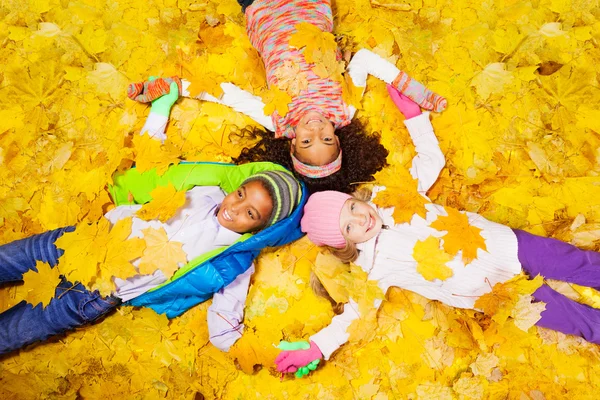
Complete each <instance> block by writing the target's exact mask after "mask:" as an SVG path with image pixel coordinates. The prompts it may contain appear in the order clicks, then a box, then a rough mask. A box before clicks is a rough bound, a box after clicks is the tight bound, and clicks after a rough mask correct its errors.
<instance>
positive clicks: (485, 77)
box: [471, 62, 513, 100]
mask: <svg viewBox="0 0 600 400" xmlns="http://www.w3.org/2000/svg"><path fill="white" fill-rule="evenodd" d="M512 80H513V75H512V74H511V73H510V72H508V71H507V70H506V65H505V64H504V63H499V62H496V63H491V64H488V65H486V66H485V68H484V69H483V71H481V72H479V73H478V74H477V75H475V77H474V78H473V80H472V81H471V86H474V87H475V88H476V89H477V92H478V93H479V95H480V96H481V98H482V99H483V100H487V98H488V97H489V96H490V94H492V93H497V92H501V91H502V90H503V89H504V86H505V85H508V84H510V83H511V82H512Z"/></svg>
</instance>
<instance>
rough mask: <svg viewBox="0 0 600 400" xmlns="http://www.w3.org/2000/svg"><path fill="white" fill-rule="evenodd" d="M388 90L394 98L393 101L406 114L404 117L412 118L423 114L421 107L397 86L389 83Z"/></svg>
mask: <svg viewBox="0 0 600 400" xmlns="http://www.w3.org/2000/svg"><path fill="white" fill-rule="evenodd" d="M386 87H387V91H388V93H389V94H390V97H391V98H392V101H393V102H394V104H395V105H396V107H398V110H400V112H401V113H402V114H403V115H404V118H406V119H411V118H412V117H416V116H417V115H421V107H419V105H418V104H417V103H415V102H414V101H412V100H411V99H409V98H408V97H406V96H405V95H403V94H402V93H400V92H399V91H398V89H396V88H395V87H393V86H392V85H390V84H388V85H386Z"/></svg>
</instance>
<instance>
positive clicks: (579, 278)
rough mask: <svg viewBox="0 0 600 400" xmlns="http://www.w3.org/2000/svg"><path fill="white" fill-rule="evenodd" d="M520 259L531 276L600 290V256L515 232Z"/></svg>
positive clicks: (544, 238) (599, 254) (528, 234)
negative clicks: (540, 276) (539, 276)
mask: <svg viewBox="0 0 600 400" xmlns="http://www.w3.org/2000/svg"><path fill="white" fill-rule="evenodd" d="M514 232H515V235H516V236H517V242H518V244H519V249H518V256H519V261H520V262H521V265H522V266H523V269H524V270H525V272H527V273H528V274H529V275H530V276H532V277H534V276H536V275H538V274H539V275H542V276H543V277H544V278H548V279H556V280H559V281H564V282H571V283H576V284H578V285H582V286H588V287H593V288H599V287H600V253H598V252H595V251H589V250H582V249H580V248H578V247H575V246H573V245H571V244H569V243H565V242H563V241H561V240H557V239H553V238H547V237H542V236H537V235H532V234H531V233H528V232H525V231H521V230H518V229H514Z"/></svg>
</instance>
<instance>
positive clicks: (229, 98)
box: [182, 79, 275, 132]
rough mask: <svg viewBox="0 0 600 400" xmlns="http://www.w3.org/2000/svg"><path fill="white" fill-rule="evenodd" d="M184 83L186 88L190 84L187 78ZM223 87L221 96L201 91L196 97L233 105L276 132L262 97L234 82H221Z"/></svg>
mask: <svg viewBox="0 0 600 400" xmlns="http://www.w3.org/2000/svg"><path fill="white" fill-rule="evenodd" d="M182 83H183V85H184V88H185V87H188V86H189V83H188V82H187V81H186V80H185V79H183V80H182ZM221 89H223V94H222V95H221V96H220V97H219V98H216V97H215V96H212V95H210V94H208V93H206V92H202V93H200V94H199V95H198V96H197V97H196V98H197V99H199V100H205V101H210V102H213V103H219V104H223V105H225V106H228V107H231V108H233V109H234V110H235V111H238V112H241V113H242V114H245V115H247V116H248V117H250V118H252V119H253V120H254V121H256V122H258V123H259V124H260V125H262V126H264V127H265V129H267V130H270V131H271V132H275V127H274V126H273V120H272V119H271V116H269V115H265V112H264V108H265V103H263V101H262V99H261V98H260V97H258V96H254V95H253V94H252V93H250V92H247V91H245V90H243V89H240V88H239V87H237V86H235V85H234V84H232V83H227V82H226V83H221ZM185 95H186V92H185V91H184V96H185ZM187 95H189V93H187Z"/></svg>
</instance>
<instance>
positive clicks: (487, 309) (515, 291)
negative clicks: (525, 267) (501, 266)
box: [475, 274, 544, 325]
mask: <svg viewBox="0 0 600 400" xmlns="http://www.w3.org/2000/svg"><path fill="white" fill-rule="evenodd" d="M543 283H544V280H543V278H542V277H541V276H540V275H538V276H536V277H535V278H534V279H529V278H528V277H527V276H526V275H523V274H521V275H517V276H515V277H514V278H512V279H510V280H508V281H506V282H498V283H496V284H495V285H494V287H493V288H492V290H491V291H490V292H489V293H486V294H484V295H482V296H480V297H479V298H478V299H477V301H475V308H478V309H480V310H482V311H483V312H484V313H485V314H486V315H490V316H491V317H492V319H493V320H494V321H496V322H497V323H499V324H500V325H503V324H504V323H505V322H506V320H507V319H508V317H509V316H510V315H511V313H512V312H513V308H514V306H515V304H516V303H517V301H518V299H519V295H530V294H532V293H533V292H534V291H535V290H536V289H537V288H539V287H540V286H541V285H542V284H543Z"/></svg>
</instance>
